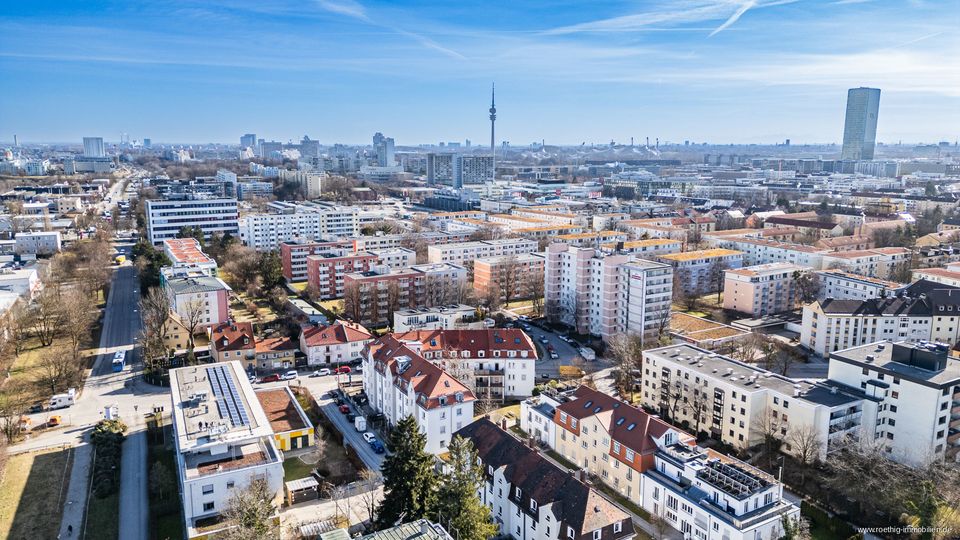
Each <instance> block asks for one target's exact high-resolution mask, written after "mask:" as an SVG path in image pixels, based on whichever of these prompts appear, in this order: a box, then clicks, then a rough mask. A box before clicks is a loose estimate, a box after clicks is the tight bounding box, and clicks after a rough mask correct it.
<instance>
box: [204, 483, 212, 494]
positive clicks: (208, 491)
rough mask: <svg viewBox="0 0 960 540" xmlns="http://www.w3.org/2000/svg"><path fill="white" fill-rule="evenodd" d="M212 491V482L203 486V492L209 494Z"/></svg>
mask: <svg viewBox="0 0 960 540" xmlns="http://www.w3.org/2000/svg"><path fill="white" fill-rule="evenodd" d="M211 493H213V484H206V485H204V486H203V494H204V495H209V494H211Z"/></svg>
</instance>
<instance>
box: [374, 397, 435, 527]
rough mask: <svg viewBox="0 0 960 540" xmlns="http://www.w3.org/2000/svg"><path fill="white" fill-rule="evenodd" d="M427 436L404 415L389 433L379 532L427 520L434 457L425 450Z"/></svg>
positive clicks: (430, 498)
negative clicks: (423, 519) (418, 520)
mask: <svg viewBox="0 0 960 540" xmlns="http://www.w3.org/2000/svg"><path fill="white" fill-rule="evenodd" d="M426 445H427V439H426V436H425V435H424V434H423V433H420V429H419V428H418V427H417V421H416V420H415V419H414V418H413V417H412V416H407V417H406V418H404V419H403V420H400V421H399V422H398V423H397V426H396V428H394V430H393V433H391V434H390V450H391V451H392V452H393V453H392V454H390V455H389V456H387V458H386V459H385V460H384V461H383V467H382V469H381V470H382V471H383V495H384V496H383V502H381V503H380V509H379V510H378V511H377V523H376V526H377V528H378V529H385V528H388V527H393V526H394V525H395V524H398V523H406V522H409V521H413V520H416V519H421V518H426V517H428V512H429V510H430V508H431V506H432V502H433V497H434V495H435V494H436V486H437V477H436V474H435V473H434V471H433V456H432V455H430V454H428V453H427V452H426V450H425V448H426Z"/></svg>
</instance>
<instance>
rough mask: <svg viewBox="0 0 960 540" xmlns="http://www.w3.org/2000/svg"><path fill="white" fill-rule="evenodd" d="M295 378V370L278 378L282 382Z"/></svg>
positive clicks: (296, 374)
mask: <svg viewBox="0 0 960 540" xmlns="http://www.w3.org/2000/svg"><path fill="white" fill-rule="evenodd" d="M297 376H298V373H297V372H296V371H295V370H290V371H288V372H286V373H284V374H283V377H280V378H281V379H283V380H285V381H292V380H293V379H296V378H297Z"/></svg>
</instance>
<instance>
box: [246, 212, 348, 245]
mask: <svg viewBox="0 0 960 540" xmlns="http://www.w3.org/2000/svg"><path fill="white" fill-rule="evenodd" d="M271 207H272V208H277V209H280V210H281V211H280V213H273V214H249V215H246V216H244V217H243V218H242V219H241V220H240V223H239V229H240V232H239V234H240V239H241V240H243V243H244V244H246V245H248V246H250V247H252V248H254V249H257V250H259V251H269V250H274V249H278V247H279V245H280V243H281V242H290V241H293V240H295V239H304V238H306V239H311V240H319V239H322V238H329V237H333V236H340V237H352V236H359V235H360V228H361V226H362V225H361V223H362V221H363V219H362V218H363V216H362V212H361V211H360V210H359V209H358V208H355V207H307V206H304V205H294V204H291V203H275V204H274V205H272V206H271Z"/></svg>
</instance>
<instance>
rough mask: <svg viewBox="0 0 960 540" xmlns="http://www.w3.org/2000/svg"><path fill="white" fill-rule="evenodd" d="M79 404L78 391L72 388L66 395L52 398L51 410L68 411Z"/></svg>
mask: <svg viewBox="0 0 960 540" xmlns="http://www.w3.org/2000/svg"><path fill="white" fill-rule="evenodd" d="M76 402H77V390H76V389H75V388H71V389H69V390H67V393H66V394H57V395H55V396H52V397H51V398H50V410H54V409H66V408H67V407H69V406H71V405H73V404H74V403H76Z"/></svg>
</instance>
